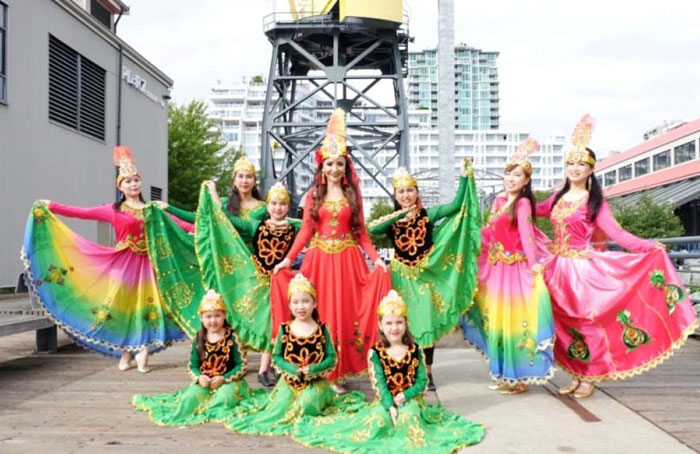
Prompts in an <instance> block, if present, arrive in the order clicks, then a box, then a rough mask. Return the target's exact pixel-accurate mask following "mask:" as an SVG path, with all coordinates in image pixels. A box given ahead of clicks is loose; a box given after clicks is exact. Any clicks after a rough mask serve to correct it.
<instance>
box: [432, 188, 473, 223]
mask: <svg viewBox="0 0 700 454" xmlns="http://www.w3.org/2000/svg"><path fill="white" fill-rule="evenodd" d="M468 181H469V177H462V178H460V179H459V188H458V189H457V194H455V198H454V200H452V202H450V203H446V204H444V205H438V206H435V207H430V208H427V209H426V211H427V212H428V218H430V222H432V223H433V224H434V223H436V222H437V221H439V220H440V219H442V218H445V217H447V216H450V215H452V214H455V213H457V212H458V211H459V209H460V207H461V206H462V202H463V201H464V200H463V199H464V195H465V194H466V193H467V182H468Z"/></svg>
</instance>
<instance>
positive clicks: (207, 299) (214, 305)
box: [199, 289, 226, 314]
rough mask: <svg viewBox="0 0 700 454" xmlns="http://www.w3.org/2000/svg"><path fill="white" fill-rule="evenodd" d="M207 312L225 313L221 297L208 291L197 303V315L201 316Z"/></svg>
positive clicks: (214, 292) (212, 291) (224, 305)
mask: <svg viewBox="0 0 700 454" xmlns="http://www.w3.org/2000/svg"><path fill="white" fill-rule="evenodd" d="M209 311H224V312H226V304H224V300H223V299H222V298H221V295H219V294H218V293H216V291H214V290H212V289H210V290H209V291H207V293H206V294H205V295H204V297H203V298H202V301H201V302H200V303H199V313H200V314H203V313H205V312H209Z"/></svg>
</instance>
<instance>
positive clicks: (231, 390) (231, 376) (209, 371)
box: [132, 326, 265, 426]
mask: <svg viewBox="0 0 700 454" xmlns="http://www.w3.org/2000/svg"><path fill="white" fill-rule="evenodd" d="M203 350H204V357H203V358H201V357H200V356H199V353H198V352H197V340H196V339H195V340H194V342H193V343H192V353H191V354H190V365H189V373H190V376H191V377H192V380H193V383H192V384H191V385H190V386H188V387H186V388H183V389H181V390H179V391H176V392H174V393H167V394H158V395H155V396H143V395H136V396H134V398H133V401H132V404H133V405H134V407H136V408H137V409H138V410H141V411H146V412H148V417H149V419H150V420H151V421H152V422H153V423H155V424H158V425H159V426H188V425H194V424H202V423H205V422H208V421H223V420H224V419H226V418H228V417H230V416H231V412H232V411H233V409H234V408H236V407H237V406H238V405H239V404H240V403H241V402H242V401H245V402H246V403H248V404H253V403H254V402H258V401H262V400H264V398H265V391H263V390H260V389H258V390H255V391H253V390H251V389H250V388H249V387H248V383H246V381H245V380H244V377H245V374H246V372H247V369H248V360H247V359H246V356H245V352H244V351H243V349H242V348H241V343H240V341H239V339H238V336H237V335H236V333H235V332H234V331H233V330H232V329H231V327H228V326H227V327H226V333H225V335H224V336H223V337H222V338H221V339H220V340H219V341H218V342H215V343H210V342H209V341H205V343H204V346H203ZM200 375H206V376H208V377H210V378H213V377H215V376H217V375H221V376H223V377H224V383H223V384H222V385H221V386H219V387H218V388H217V389H215V390H213V391H212V390H211V389H210V388H205V387H203V386H200V385H199V382H198V381H199V377H200Z"/></svg>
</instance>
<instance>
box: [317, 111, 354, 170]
mask: <svg viewBox="0 0 700 454" xmlns="http://www.w3.org/2000/svg"><path fill="white" fill-rule="evenodd" d="M346 134H347V131H346V129H345V111H344V110H343V109H341V108H340V107H338V108H337V109H335V110H334V111H333V113H332V114H331V117H330V118H329V119H328V126H327V128H326V137H325V138H324V139H323V144H322V145H321V149H320V160H319V159H318V158H319V156H318V155H317V158H316V160H317V161H319V164H320V163H322V162H323V161H325V160H326V159H328V158H340V157H343V156H347V155H348V147H347V143H346V141H345V137H346Z"/></svg>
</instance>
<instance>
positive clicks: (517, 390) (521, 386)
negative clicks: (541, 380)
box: [501, 383, 530, 395]
mask: <svg viewBox="0 0 700 454" xmlns="http://www.w3.org/2000/svg"><path fill="white" fill-rule="evenodd" d="M529 390H530V387H529V386H528V385H526V384H525V383H518V384H517V385H514V386H509V387H508V388H506V389H503V390H501V394H506V395H512V394H521V393H526V392H528V391H529Z"/></svg>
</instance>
